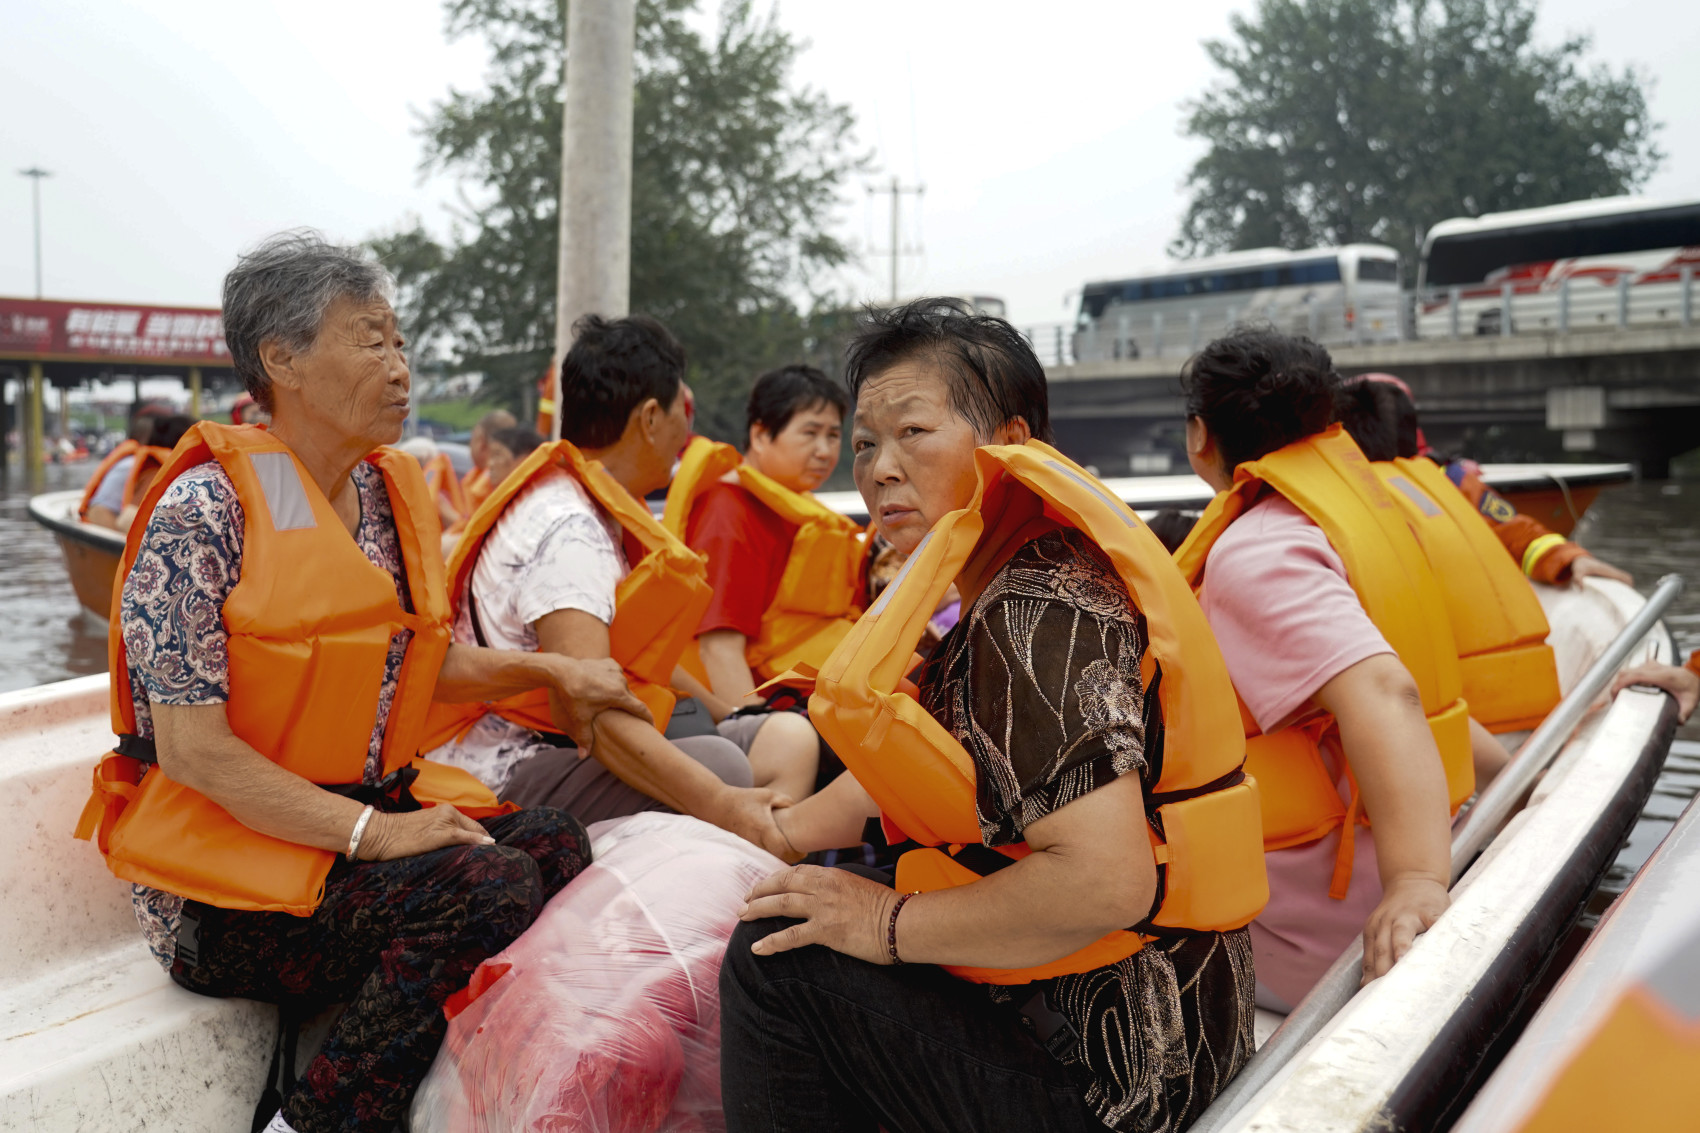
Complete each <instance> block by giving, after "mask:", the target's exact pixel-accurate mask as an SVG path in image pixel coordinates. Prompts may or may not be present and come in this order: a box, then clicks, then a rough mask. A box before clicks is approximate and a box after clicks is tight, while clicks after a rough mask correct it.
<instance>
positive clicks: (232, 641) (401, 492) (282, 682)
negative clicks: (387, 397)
mask: <svg viewBox="0 0 1700 1133" xmlns="http://www.w3.org/2000/svg"><path fill="white" fill-rule="evenodd" d="M209 460H217V461H218V462H219V464H220V466H221V467H222V468H223V469H224V471H225V473H226V474H227V475H228V476H229V477H230V481H231V483H232V484H233V485H234V487H235V489H236V497H237V500H238V501H239V502H240V503H241V505H242V510H243V516H244V520H243V536H242V539H243V544H242V546H243V550H242V570H241V577H240V578H239V579H238V580H237V583H236V585H235V587H234V588H233V589H232V590H231V592H230V595H229V597H228V598H227V599H226V600H225V604H224V609H223V611H222V616H223V621H224V626H225V629H226V630H227V632H228V634H229V639H228V648H227V652H228V658H229V670H228V671H229V686H230V687H229V699H228V701H227V703H226V705H225V716H226V718H227V719H228V721H229V724H230V729H231V731H232V732H233V733H234V734H235V735H236V736H237V737H238V738H239V739H241V740H243V741H244V742H245V743H247V744H248V745H249V746H250V747H252V748H254V750H256V751H258V752H259V753H260V754H261V755H264V756H265V757H266V758H268V759H270V760H272V761H273V762H275V763H277V764H279V765H280V766H282V767H284V768H286V769H288V770H289V771H292V772H294V773H295V774H297V775H299V776H301V777H302V778H304V779H307V780H309V781H310V782H314V783H319V784H323V785H327V786H335V785H347V784H358V783H360V782H361V781H362V777H363V775H364V772H365V767H366V753H367V749H368V747H369V745H370V741H371V734H372V723H373V718H374V715H375V713H376V711H377V706H378V697H379V692H380V689H381V687H382V685H383V679H384V671H385V666H386V663H387V660H388V657H389V649H390V640H391V638H392V636H393V635H395V634H396V633H398V632H400V631H402V630H411V631H412V637H411V639H410V641H409V643H408V646H407V651H406V654H405V658H404V660H403V662H402V666H401V671H400V674H399V678H398V681H397V684H396V691H395V696H394V698H393V700H392V703H391V707H390V713H389V717H388V719H387V720H386V721H385V727H384V739H383V748H382V762H383V770H384V772H385V773H386V774H388V773H391V772H394V771H396V770H398V769H400V768H402V767H406V766H412V767H413V768H415V769H417V770H418V771H419V777H418V779H416V780H415V781H414V783H413V787H412V793H413V795H414V797H415V798H417V799H418V800H419V801H420V802H422V803H425V804H428V805H429V804H433V803H439V802H442V803H452V804H454V805H458V806H461V807H462V808H463V809H465V810H467V812H468V813H469V814H471V815H472V816H473V817H479V816H481V815H482V814H493V813H498V812H499V811H500V809H501V807H500V805H499V804H498V803H497V802H496V799H495V796H493V795H491V794H490V792H489V791H487V790H485V789H484V788H483V787H482V785H480V784H479V783H478V782H477V780H475V779H473V778H472V776H470V775H468V774H467V773H466V772H464V771H461V770H459V769H457V768H452V767H443V766H440V765H431V764H427V763H426V762H425V761H422V760H416V759H415V758H414V757H415V755H416V753H417V752H418V750H419V736H420V732H421V730H422V728H423V726H424V723H425V714H426V709H427V707H428V706H429V704H430V701H431V696H432V693H433V691H434V689H435V687H436V683H437V672H438V670H439V669H440V668H441V666H442V662H443V657H444V655H445V654H446V652H447V650H448V645H449V630H448V614H449V610H448V602H447V598H446V596H445V594H444V591H443V566H442V558H441V555H440V552H439V551H438V545H437V541H438V538H439V532H438V525H437V518H436V509H435V507H434V506H433V505H432V503H431V500H430V498H429V496H428V495H427V494H426V490H425V485H424V481H423V478H422V477H421V474H420V471H419V465H418V463H417V462H416V461H414V460H413V459H412V458H411V457H408V456H405V455H403V454H401V453H399V452H396V451H395V450H392V449H380V450H378V451H377V452H376V453H374V454H373V455H372V456H370V457H368V458H367V460H368V462H369V463H371V464H373V465H374V466H376V467H377V468H378V469H379V470H380V471H381V472H382V473H383V475H384V482H385V487H386V489H387V491H388V494H389V498H390V503H391V506H392V508H393V510H394V512H395V521H396V532H397V535H398V538H399V542H400V546H401V552H402V560H403V564H404V567H405V570H406V576H407V583H408V590H409V593H410V595H411V597H412V601H413V604H414V607H415V610H416V612H414V613H409V612H407V611H406V610H405V609H404V608H403V607H402V605H401V602H400V600H399V598H398V596H397V593H396V585H395V580H394V578H392V577H391V575H390V574H389V572H387V571H385V570H383V569H382V568H380V567H378V566H375V565H374V564H373V563H372V562H371V560H370V559H368V558H367V557H366V555H365V554H364V553H363V552H362V551H361V550H360V547H359V545H358V544H356V543H355V541H354V539H353V537H352V536H350V534H349V533H348V530H347V528H345V527H344V526H343V524H342V521H341V520H340V519H339V518H338V517H337V515H336V512H335V511H334V509H333V508H332V507H331V504H330V501H329V500H327V499H326V498H325V496H324V494H323V493H322V492H321V491H320V490H319V487H318V485H317V484H316V483H314V481H313V479H312V477H311V476H310V475H308V473H307V471H306V469H305V468H304V467H303V466H302V465H301V462H300V461H299V460H297V459H296V457H295V455H294V454H293V453H292V452H290V450H289V449H288V448H287V447H286V446H284V445H283V444H282V443H281V442H280V441H278V440H277V439H276V438H275V437H274V436H273V435H272V434H270V433H268V432H266V431H265V430H263V429H260V428H258V427H256V426H252V425H242V426H231V425H219V424H215V423H212V422H206V421H203V422H201V423H199V424H197V425H196V426H195V427H194V428H192V429H191V430H189V432H188V434H187V435H186V436H185V437H184V439H183V441H182V443H181V444H179V445H178V447H177V449H176V451H175V452H174V453H173V454H172V457H171V459H170V460H169V461H167V463H166V465H165V467H164V469H163V470H161V472H160V474H159V475H158V476H157V477H155V479H154V483H153V485H152V487H150V488H149V489H148V492H147V495H146V496H145V497H144V499H143V501H142V503H141V506H140V510H139V512H138V514H137V516H136V522H135V523H134V524H133V525H132V526H131V528H130V532H129V535H128V538H127V540H126V543H125V548H124V556H123V559H122V561H121V563H120V569H119V572H118V583H117V589H118V590H120V591H121V589H122V586H123V580H124V578H125V576H126V575H127V574H128V573H129V570H130V567H131V565H132V564H133V563H134V562H135V558H136V554H137V551H138V549H139V547H140V545H141V540H142V537H143V533H144V532H145V530H146V528H147V524H148V518H149V516H150V515H151V514H152V512H153V509H154V507H155V506H156V505H157V504H158V503H159V500H160V497H161V496H162V495H163V494H164V492H165V490H166V488H167V487H168V486H169V485H170V484H171V482H172V481H174V480H175V479H176V478H177V477H178V476H180V475H182V474H183V473H184V472H186V471H187V470H189V469H191V468H193V467H195V466H197V465H199V464H203V463H206V462H207V461H209ZM108 648H109V661H110V669H111V673H112V681H111V689H112V728H113V731H114V732H116V733H117V734H119V735H120V736H124V735H133V734H134V733H135V729H136V714H135V703H134V701H133V700H132V691H131V684H130V675H129V672H130V671H129V664H128V657H127V655H126V652H125V645H124V639H123V636H122V634H121V632H120V625H119V619H118V618H116V617H115V618H113V620H112V629H111V635H110V638H109V646H108ZM77 833H78V835H79V836H80V837H85V838H86V837H91V836H92V837H94V838H95V839H96V843H97V845H98V846H99V848H100V851H101V853H102V854H103V855H104V856H105V858H106V862H107V865H108V867H110V868H111V870H112V872H113V873H115V874H117V875H118V876H119V877H122V878H124V879H126V880H128V881H134V882H139V883H140V884H143V885H148V886H152V887H154V888H157V889H163V890H166V891H167V892H171V893H177V894H179V895H181V896H184V897H187V898H190V899H192V900H196V901H202V902H205V903H207V904H210V905H217V906H220V907H223V908H230V909H248V910H263V911H270V912H287V913H293V914H296V915H298V916H305V915H307V914H309V913H311V912H312V911H313V909H314V908H316V907H317V906H318V903H319V901H320V899H321V898H322V897H323V893H324V879H325V874H326V873H327V872H328V871H329V869H330V866H331V862H332V861H333V860H334V859H335V856H336V855H335V854H333V853H330V852H328V851H325V850H319V849H316V848H314V847H311V846H303V845H299V844H297V843H293V842H285V841H282V840H281V839H277V838H272V837H270V836H268V835H265V834H261V833H259V832H257V831H255V830H251V829H249V828H248V827H247V826H244V825H243V824H242V823H241V822H239V821H237V820H236V819H235V818H233V817H232V816H231V815H230V814H229V812H227V811H226V810H224V808H223V807H221V806H219V805H218V804H217V803H215V802H213V801H212V800H211V799H208V798H207V797H206V796H204V795H201V794H199V793H198V792H196V791H193V790H191V789H189V788H188V787H185V786H183V785H181V784H179V783H176V782H174V781H172V780H171V779H170V778H169V777H167V776H166V774H165V772H164V771H163V770H161V769H160V768H159V767H157V766H153V767H150V766H149V765H147V764H145V763H142V762H139V761H138V760H137V759H135V758H132V757H130V756H127V755H121V754H119V753H118V752H116V751H115V752H112V753H109V754H108V755H107V756H106V757H104V758H103V759H102V760H101V762H100V764H99V765H98V766H97V767H96V769H95V773H94V791H93V793H92V795H91V797H90V799H89V804H88V806H87V807H86V808H85V810H84V815H83V820H82V822H81V823H80V824H79V827H78V831H77Z"/></svg>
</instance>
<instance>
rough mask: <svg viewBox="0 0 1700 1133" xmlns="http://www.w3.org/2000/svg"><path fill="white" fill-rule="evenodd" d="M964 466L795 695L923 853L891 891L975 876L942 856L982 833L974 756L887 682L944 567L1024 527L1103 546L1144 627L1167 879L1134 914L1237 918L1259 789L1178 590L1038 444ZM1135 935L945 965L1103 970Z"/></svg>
mask: <svg viewBox="0 0 1700 1133" xmlns="http://www.w3.org/2000/svg"><path fill="white" fill-rule="evenodd" d="M975 463H976V468H977V471H978V474H979V486H978V488H977V489H976V491H975V494H974V497H973V499H972V500H971V502H970V503H969V505H968V506H967V507H965V508H963V509H962V510H960V511H954V512H951V513H950V514H949V515H946V516H944V517H943V518H941V519H940V520H939V521H938V522H937V523H936V524H934V526H933V528H932V530H931V531H929V532H928V534H927V535H926V536H925V537H924V538H923V539H922V541H921V544H920V545H919V546H918V547H916V549H915V551H914V553H912V554H911V555H910V556H909V558H908V560H907V561H906V562H905V563H904V565H903V568H902V570H901V571H900V572H899V573H898V576H897V577H896V578H895V579H894V580H893V581H892V583H891V585H890V586H889V587H887V588H886V590H885V592H884V593H883V594H881V596H880V598H879V600H878V601H876V602H875V603H874V604H873V605H872V606H871V607H869V609H868V611H867V612H866V613H865V614H864V615H863V616H862V618H861V619H860V620H859V621H858V622H857V623H856V626H855V628H854V629H853V630H852V631H851V633H850V635H849V636H848V637H847V638H846V639H845V640H844V642H843V643H842V644H841V645H840V646H839V647H838V649H837V650H836V651H835V652H834V653H833V654H832V656H831V657H830V658H829V659H828V660H827V662H826V664H825V665H824V666H823V667H822V668H821V671H820V673H819V676H818V679H817V680H816V682H815V686H814V694H813V696H812V697H811V699H810V701H809V713H810V719H811V720H812V721H813V722H814V724H815V726H816V728H818V729H819V731H820V733H821V735H822V736H823V737H825V739H826V740H827V742H828V743H829V744H831V746H832V748H833V750H834V751H836V752H837V753H838V754H839V756H840V757H841V758H842V759H843V760H844V762H845V764H846V766H848V767H849V768H850V770H851V771H852V772H853V773H854V774H855V775H856V778H857V781H858V782H860V783H861V785H862V786H863V787H864V788H865V789H866V790H867V791H868V793H869V794H870V795H872V796H873V798H874V800H875V802H877V803H878V804H879V806H880V808H881V811H882V813H883V814H884V816H885V817H886V819H887V820H888V822H889V823H890V824H892V825H895V826H896V827H897V828H898V829H899V830H900V831H901V832H902V834H903V835H906V836H907V837H908V838H911V839H913V840H914V841H916V842H919V843H921V844H922V845H923V846H924V847H928V848H927V849H922V850H915V851H911V852H910V853H908V854H905V855H904V856H903V858H902V859H901V860H900V861H899V863H898V887H899V888H901V889H917V888H918V889H936V888H943V887H948V886H951V885H963V884H969V883H972V882H973V881H974V880H976V879H977V878H978V877H979V876H980V875H979V874H978V873H977V872H975V871H974V870H973V869H971V868H970V867H969V866H967V865H965V864H963V863H962V862H960V861H958V860H957V858H956V855H955V853H954V852H953V851H959V850H960V849H961V847H963V846H978V845H980V844H981V833H980V827H979V821H978V817H977V812H976V809H975V784H976V780H977V772H976V768H975V765H974V761H973V758H972V757H971V756H970V755H969V753H968V752H967V751H966V750H965V749H964V748H963V746H962V745H961V743H959V742H958V741H957V739H956V738H955V737H954V736H952V735H951V734H950V733H949V732H947V731H946V730H945V729H944V727H943V726H942V725H940V724H939V723H938V721H937V720H935V719H934V718H933V717H932V715H931V714H930V713H928V712H927V711H926V710H925V709H924V708H922V707H921V705H920V704H919V703H918V702H917V701H916V700H915V698H914V697H912V696H910V695H909V694H907V693H906V692H903V691H901V681H902V679H903V677H904V674H905V672H906V671H907V669H908V668H909V665H910V660H911V657H912V655H913V651H914V647H915V645H916V643H917V642H918V641H919V640H920V637H921V634H922V632H923V630H924V629H925V627H926V624H927V621H928V619H929V618H930V617H931V615H932V612H933V610H934V609H935V608H936V607H937V604H938V601H939V600H940V598H942V597H943V595H944V592H945V591H946V590H947V589H948V588H949V587H950V585H951V584H952V583H953V582H955V581H956V580H957V579H958V578H959V577H964V578H966V579H970V580H973V581H975V582H978V583H980V584H982V585H983V583H984V582H985V581H986V580H987V579H989V578H990V577H991V575H992V574H993V573H995V571H996V569H997V568H998V567H999V566H1001V565H1002V563H1003V562H1004V561H1007V559H1008V558H1009V556H1010V555H1011V554H1013V553H1014V552H1015V551H1016V550H1018V549H1019V548H1020V547H1021V546H1022V545H1024V544H1025V543H1027V542H1029V541H1031V540H1032V539H1033V538H1035V537H1036V536H1037V535H1038V534H1041V533H1043V532H1045V531H1049V530H1055V529H1057V528H1059V527H1072V528H1074V529H1076V530H1078V531H1080V532H1081V533H1082V534H1084V535H1085V536H1086V537H1087V538H1089V539H1091V540H1092V541H1093V542H1094V543H1096V544H1097V545H1098V546H1099V547H1100V548H1102V549H1103V551H1104V552H1105V554H1106V555H1108V556H1109V558H1110V561H1111V562H1112V563H1113V564H1114V565H1115V568H1116V571H1117V574H1118V575H1119V576H1120V578H1121V579H1122V581H1123V583H1124V585H1126V586H1127V588H1128V592H1129V595H1130V597H1131V598H1132V600H1133V602H1134V604H1135V605H1136V606H1137V607H1138V609H1139V610H1140V611H1141V612H1142V613H1143V614H1144V616H1145V621H1146V627H1147V632H1148V635H1149V640H1148V643H1147V647H1146V652H1145V656H1144V658H1143V661H1142V669H1141V671H1142V674H1143V677H1144V680H1145V684H1146V688H1147V689H1155V691H1156V694H1157V696H1158V699H1159V703H1160V705H1161V709H1162V719H1163V729H1162V731H1163V737H1162V738H1161V739H1160V740H1158V739H1155V738H1153V742H1156V743H1161V745H1162V747H1161V759H1162V772H1161V775H1160V778H1159V782H1158V784H1157V789H1156V791H1155V792H1154V793H1153V795H1152V797H1151V798H1149V799H1147V806H1148V813H1149V816H1150V820H1151V831H1150V833H1151V841H1152V845H1153V852H1154V855H1155V856H1156V858H1157V860H1158V862H1159V865H1160V866H1161V867H1162V870H1163V878H1164V884H1163V899H1162V902H1161V904H1160V905H1159V906H1158V908H1157V909H1156V910H1155V911H1154V912H1153V914H1152V916H1151V917H1150V918H1149V920H1148V922H1147V925H1148V926H1149V927H1150V928H1152V929H1153V930H1154V931H1161V930H1167V929H1186V930H1195V931H1205V930H1226V929H1231V928H1238V927H1240V926H1242V925H1244V924H1246V923H1248V922H1249V921H1250V920H1251V919H1252V918H1253V917H1254V916H1256V915H1257V913H1258V912H1259V911H1260V910H1261V909H1262V907H1263V904H1264V902H1265V901H1266V900H1267V898H1268V885H1267V881H1266V879H1265V875H1264V869H1263V846H1262V841H1261V839H1260V837H1259V835H1258V829H1259V828H1258V818H1257V816H1258V807H1257V795H1256V787H1255V784H1253V783H1252V782H1251V781H1250V780H1248V779H1246V778H1244V777H1243V776H1242V775H1241V774H1240V766H1241V761H1242V759H1243V755H1244V735H1243V733H1242V732H1241V730H1240V727H1239V721H1238V720H1237V719H1236V718H1235V717H1234V716H1233V715H1232V714H1231V713H1227V712H1223V711H1222V707H1223V705H1224V704H1226V703H1228V702H1229V701H1230V699H1231V697H1232V695H1233V692H1232V685H1231V683H1230V682H1229V680H1228V673H1227V667H1226V665H1225V664H1224V663H1223V661H1222V658H1221V655H1220V653H1219V652H1218V651H1217V650H1216V645H1215V639H1214V638H1213V637H1212V636H1211V634H1210V630H1209V627H1208V625H1207V624H1206V623H1205V621H1204V616H1203V614H1202V612H1201V611H1200V610H1199V608H1198V605H1197V602H1196V600H1195V599H1194V597H1193V595H1192V593H1191V591H1190V590H1189V589H1188V588H1187V586H1186V584H1185V582H1184V580H1183V579H1182V578H1181V577H1180V575H1179V573H1178V572H1177V571H1176V570H1175V567H1174V564H1173V562H1172V560H1171V559H1170V558H1169V556H1168V554H1167V553H1166V552H1165V551H1164V550H1163V547H1162V544H1161V543H1159V542H1158V541H1157V539H1156V537H1155V536H1154V535H1152V534H1151V532H1150V531H1149V529H1147V528H1146V527H1145V525H1144V524H1143V523H1141V522H1140V521H1139V519H1138V518H1137V517H1136V516H1134V515H1133V513H1132V512H1131V511H1129V510H1128V509H1127V507H1126V506H1125V505H1124V504H1123V503H1122V502H1121V501H1120V500H1118V499H1116V498H1115V497H1114V496H1113V495H1111V494H1110V493H1109V492H1108V490H1107V489H1105V488H1104V486H1103V485H1102V484H1101V483H1099V482H1098V480H1097V479H1096V478H1095V477H1093V476H1091V475H1090V474H1089V473H1087V472H1086V471H1085V470H1084V469H1082V468H1081V467H1080V466H1079V465H1077V464H1075V463H1074V462H1072V461H1070V460H1069V459H1068V458H1067V457H1064V456H1063V455H1062V454H1061V453H1059V452H1057V451H1056V450H1055V449H1053V448H1051V447H1050V446H1049V445H1046V444H1043V443H1041V442H1038V441H1030V442H1028V443H1027V444H1025V445H1009V446H987V447H984V448H981V449H979V450H977V452H976V453H975ZM1151 754H1152V755H1153V757H1155V755H1156V753H1155V752H1153V753H1151ZM1026 852H1027V851H1026V847H1025V846H1024V845H1019V846H1014V847H1006V848H1004V849H1003V853H1004V854H1005V855H1006V856H1009V857H1016V858H1019V857H1022V856H1025V854H1026ZM1145 939H1146V937H1145V936H1144V935H1142V934H1141V933H1140V932H1135V931H1131V930H1130V931H1123V932H1117V933H1112V934H1110V935H1109V936H1107V937H1105V938H1103V939H1102V940H1100V941H1098V942H1096V943H1095V944H1093V945H1089V946H1087V947H1086V948H1084V949H1081V950H1080V951H1078V952H1075V953H1073V954H1071V955H1069V956H1065V957H1061V958H1059V959H1058V960H1056V961H1053V962H1052V963H1050V964H1045V965H1039V966H1036V967H1033V968H1025V969H1018V970H1016V969H1008V970H1006V969H982V968H966V967H953V968H951V969H950V970H951V971H953V972H954V973H955V974H957V975H959V976H962V977H963V978H966V979H971V980H977V981H980V982H988V983H1006V984H1008V983H1024V982H1028V981H1031V980H1034V979H1041V978H1048V977H1050V976H1054V975H1060V974H1064V973H1066V972H1083V971H1090V970H1092V969H1094V968H1098V967H1102V966H1104V965H1105V964H1109V963H1113V962H1115V961H1116V960H1119V959H1122V958H1125V957H1126V956H1129V955H1131V954H1132V953H1133V952H1135V951H1137V950H1138V949H1139V948H1140V947H1141V946H1142V945H1143V942H1144V940H1145Z"/></svg>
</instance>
